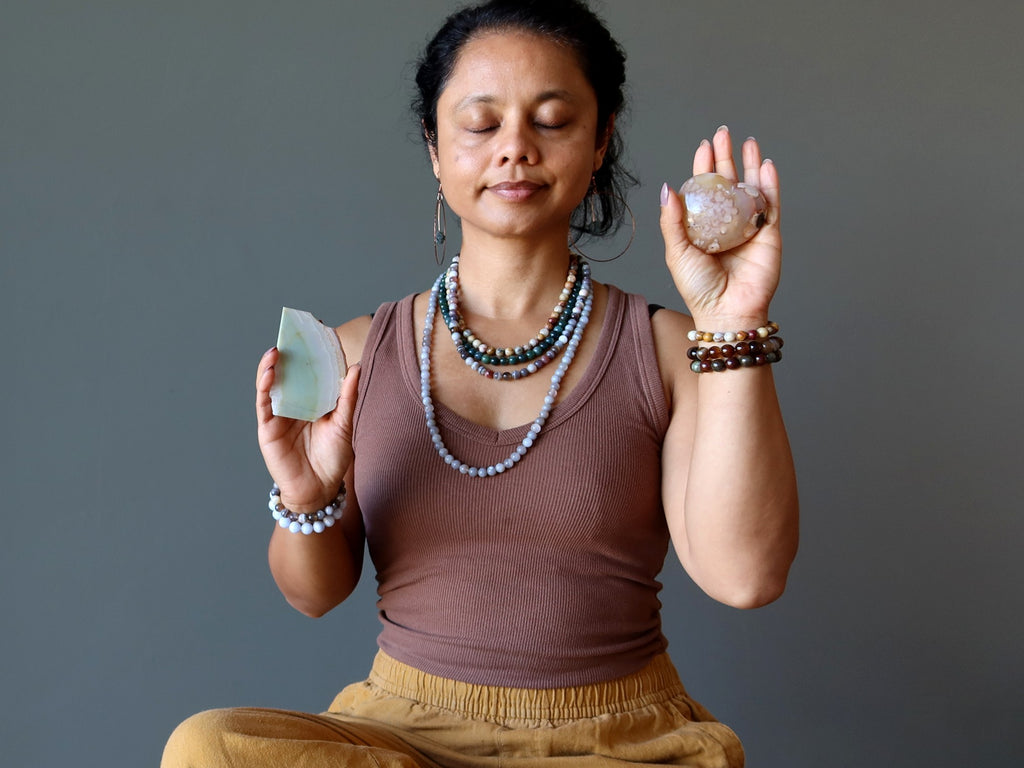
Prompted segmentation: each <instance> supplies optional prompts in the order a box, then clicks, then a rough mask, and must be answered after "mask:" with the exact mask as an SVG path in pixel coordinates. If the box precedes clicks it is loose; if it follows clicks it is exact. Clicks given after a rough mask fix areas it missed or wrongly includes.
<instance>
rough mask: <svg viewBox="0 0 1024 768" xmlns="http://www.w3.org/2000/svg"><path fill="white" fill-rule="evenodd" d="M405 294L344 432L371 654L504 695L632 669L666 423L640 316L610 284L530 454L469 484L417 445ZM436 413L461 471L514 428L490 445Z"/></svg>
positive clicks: (659, 539) (653, 571) (642, 658)
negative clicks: (351, 461)
mask: <svg viewBox="0 0 1024 768" xmlns="http://www.w3.org/2000/svg"><path fill="white" fill-rule="evenodd" d="M413 298H414V297H413V296H409V297H406V298H405V299H403V300H401V301H399V302H394V303H389V304H384V305H382V306H381V307H380V309H379V310H378V311H377V312H376V313H375V314H374V317H373V321H372V324H371V327H370V331H369V335H368V338H367V342H366V346H365V348H364V352H363V357H362V361H361V363H362V371H361V373H360V382H359V397H358V402H357V405H356V414H355V425H354V433H353V447H354V450H355V457H356V459H355V492H356V496H357V498H358V499H359V505H360V508H361V510H362V515H363V522H364V525H365V529H366V538H367V545H368V548H369V553H370V556H371V558H372V560H373V563H374V566H375V567H376V571H377V582H378V590H377V592H378V595H379V600H378V602H377V605H378V608H379V616H380V620H381V622H382V624H383V629H382V631H381V633H380V636H379V638H378V643H379V645H380V647H381V649H383V650H384V651H385V652H386V653H387V654H389V655H390V656H391V657H393V658H395V659H398V660H399V661H402V662H404V663H406V664H408V665H410V666H413V667H416V668H418V669H420V670H422V671H424V672H427V673H430V674H433V675H440V676H442V677H447V678H449V679H454V680H461V681H464V682H468V683H475V684H481V685H498V686H510V687H517V688H520V687H521V688H553V687H564V686H573V685H585V684H589V683H596V682H601V681H605V680H611V679H614V678H616V677H621V676H624V675H627V674H631V673H633V672H635V671H637V670H639V669H641V668H643V667H644V666H645V665H646V664H647V662H649V661H650V660H651V659H652V658H653V657H654V656H656V655H658V654H659V653H661V652H662V651H664V649H665V646H666V644H667V643H666V640H665V638H664V636H663V634H662V631H661V619H660V608H661V603H660V601H659V600H658V592H659V590H660V589H661V584H660V583H659V582H658V580H657V576H658V573H659V572H660V571H661V568H662V565H663V563H664V560H665V555H666V553H667V551H668V544H669V534H668V528H667V524H666V522H665V515H664V511H663V509H662V505H661V467H660V459H661V444H662V440H663V437H664V434H665V431H666V429H667V427H668V409H667V404H666V401H665V396H664V391H663V389H662V384H661V379H660V375H659V372H658V365H657V360H656V357H655V350H654V340H653V337H652V333H651V324H650V318H649V315H648V309H647V305H646V303H645V302H644V300H643V299H642V298H641V297H639V296H636V295H631V294H625V293H623V292H621V291H619V290H618V289H616V288H614V287H613V286H609V287H608V306H607V311H606V314H605V319H604V325H603V327H602V328H601V329H600V331H599V333H600V337H599V341H598V345H597V349H596V351H595V353H594V356H593V358H592V359H591V360H590V362H589V364H588V367H587V369H586V371H584V374H583V376H582V378H581V379H580V380H579V381H578V382H577V384H576V385H575V386H574V387H573V388H572V390H570V391H569V392H568V394H567V396H566V397H565V399H564V400H562V401H561V402H559V403H558V404H557V405H556V406H555V407H554V409H553V410H552V412H551V416H550V417H549V418H548V421H547V423H546V424H545V426H544V429H543V432H542V433H541V435H540V437H539V438H538V439H537V441H536V443H535V444H534V445H533V447H532V448H531V449H530V452H529V454H528V455H527V456H526V457H524V458H523V460H522V461H521V462H519V464H518V465H516V466H515V467H514V468H513V469H511V470H510V471H507V472H505V473H504V474H502V475H498V476H496V477H491V478H473V477H469V476H468V475H464V474H460V473H459V472H457V471H455V470H452V469H451V468H450V467H448V466H447V465H446V464H445V463H444V462H443V461H442V460H441V458H440V457H439V456H438V455H437V452H436V451H435V449H434V447H433V444H432V442H431V441H430V438H429V434H428V432H427V427H426V423H425V419H424V415H423V406H422V403H421V400H420V386H419V339H418V338H415V336H416V334H415V331H414V322H413V320H414V318H413V315H412V307H413ZM594 330H596V329H594V328H593V327H592V328H591V329H588V332H593V331H594ZM438 338H439V339H443V338H444V336H443V335H442V334H439V335H438ZM538 375H544V374H538ZM495 386H515V384H514V383H499V384H495ZM539 407H540V403H538V409H539ZM435 411H436V419H437V422H438V425H439V427H440V429H441V434H442V436H443V437H444V440H445V443H446V445H447V446H448V448H449V449H450V450H451V452H452V453H453V454H454V455H455V456H457V457H458V458H459V459H460V460H461V461H464V462H468V463H470V464H472V465H476V466H481V465H483V466H486V465H489V464H493V463H495V462H496V461H500V460H504V459H505V458H506V457H507V456H508V455H509V454H510V453H511V452H512V450H513V449H514V448H515V447H516V446H517V445H518V444H519V443H520V442H521V441H522V439H523V437H524V436H525V434H526V431H527V429H528V428H529V425H528V424H527V425H523V426H521V427H516V428H514V429H507V430H501V431H495V430H493V429H489V428H486V427H483V426H481V425H479V424H475V423H473V422H471V421H469V420H468V419H465V418H463V417H461V416H459V415H458V414H456V413H455V412H454V411H452V410H451V409H449V408H446V407H445V406H444V405H443V404H441V403H438V402H435Z"/></svg>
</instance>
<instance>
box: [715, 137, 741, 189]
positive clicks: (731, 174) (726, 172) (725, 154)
mask: <svg viewBox="0 0 1024 768" xmlns="http://www.w3.org/2000/svg"><path fill="white" fill-rule="evenodd" d="M711 145H712V147H713V148H714V150H715V173H719V174H721V175H722V176H725V178H727V179H729V180H731V181H738V178H737V176H736V163H735V162H733V159H732V137H731V136H730V135H729V126H727V125H723V126H721V127H719V129H718V130H717V131H715V135H714V136H713V137H712V139H711Z"/></svg>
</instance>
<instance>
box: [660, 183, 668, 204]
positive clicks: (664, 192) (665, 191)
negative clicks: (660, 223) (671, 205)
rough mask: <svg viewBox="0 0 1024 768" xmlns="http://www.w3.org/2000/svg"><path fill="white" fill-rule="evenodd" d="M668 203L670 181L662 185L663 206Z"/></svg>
mask: <svg viewBox="0 0 1024 768" xmlns="http://www.w3.org/2000/svg"><path fill="white" fill-rule="evenodd" d="M666 205H668V182H665V183H664V184H662V185H661V207H662V208H664V207H665V206H666Z"/></svg>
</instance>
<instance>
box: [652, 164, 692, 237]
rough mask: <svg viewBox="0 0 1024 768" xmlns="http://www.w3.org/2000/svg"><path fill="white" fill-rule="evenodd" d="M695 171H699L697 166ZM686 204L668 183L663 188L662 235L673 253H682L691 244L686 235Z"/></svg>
mask: <svg viewBox="0 0 1024 768" xmlns="http://www.w3.org/2000/svg"><path fill="white" fill-rule="evenodd" d="M694 172H695V173H697V172H698V171H696V167H695V169H694ZM685 222H686V205H685V204H684V203H683V198H682V195H680V194H679V193H678V192H676V191H675V190H673V189H670V188H669V186H668V184H665V185H663V186H662V188H661V219H660V224H661V236H662V237H663V238H664V239H665V249H666V250H667V251H668V252H669V253H672V254H681V253H682V252H683V251H684V250H686V247H687V246H688V245H689V244H690V240H689V238H688V237H687V236H686V224H685Z"/></svg>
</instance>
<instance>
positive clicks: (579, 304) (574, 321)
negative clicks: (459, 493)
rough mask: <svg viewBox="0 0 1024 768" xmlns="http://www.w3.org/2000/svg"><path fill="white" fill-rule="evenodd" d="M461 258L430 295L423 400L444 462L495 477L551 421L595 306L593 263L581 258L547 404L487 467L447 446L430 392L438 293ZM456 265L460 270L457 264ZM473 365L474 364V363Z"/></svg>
mask: <svg viewBox="0 0 1024 768" xmlns="http://www.w3.org/2000/svg"><path fill="white" fill-rule="evenodd" d="M457 259H458V257H457V256H456V257H455V259H453V260H452V267H449V268H448V269H447V270H445V271H444V272H442V273H441V274H440V275H438V277H437V280H435V281H434V285H433V287H432V288H431V289H430V298H429V300H428V302H427V317H426V320H425V322H424V323H423V341H422V344H421V346H420V399H421V400H422V401H423V413H424V416H425V417H426V421H427V431H428V432H429V433H430V440H431V442H433V444H434V448H435V450H437V453H438V455H439V456H440V457H441V458H442V459H444V463H445V464H447V465H448V466H449V467H451V468H452V469H456V470H458V471H459V472H461V473H462V474H464V475H469V476H470V477H494V476H495V475H500V474H502V473H503V472H504V471H505V470H507V469H512V467H514V466H515V465H516V464H517V463H518V462H519V461H520V459H522V458H523V456H525V455H526V452H527V451H529V450H530V447H531V446H532V445H533V444H534V442H535V441H536V440H537V438H538V437H539V436H540V432H541V429H543V427H544V423H545V422H546V421H547V420H548V416H550V415H551V408H552V407H553V406H554V404H555V399H556V397H557V396H558V390H559V387H561V385H562V379H563V378H564V377H565V374H566V371H568V370H569V365H570V364H571V363H572V361H573V358H574V357H575V356H576V350H577V349H578V348H579V345H580V341H581V340H582V338H583V330H584V329H585V328H586V327H587V323H588V322H589V321H590V311H591V309H592V308H593V305H594V292H593V286H592V283H591V280H590V265H588V264H587V263H586V262H585V261H583V260H582V259H580V260H579V271H580V273H581V274H582V276H583V279H582V281H581V286H580V288H579V293H578V298H577V301H576V302H574V303H573V306H572V310H571V317H570V318H569V320H568V321H567V323H566V327H565V330H564V332H563V333H562V334H561V336H563V337H565V338H566V341H565V343H564V345H563V346H564V348H565V351H564V353H563V354H562V359H561V361H560V362H559V364H558V367H557V368H556V369H555V372H554V373H553V374H552V375H551V385H550V386H549V387H548V392H547V395H545V397H544V405H542V406H541V409H540V413H539V414H538V416H537V418H536V419H534V420H533V423H532V424H531V425H530V429H529V431H528V432H527V433H526V437H524V438H523V441H522V442H521V443H520V444H519V446H518V447H517V448H516V449H515V450H514V451H512V453H511V455H509V457H508V458H507V459H505V460H504V461H500V462H498V463H496V464H491V465H490V466H487V467H474V466H470V465H469V464H465V463H463V462H461V461H459V460H458V459H456V458H455V457H454V456H453V455H452V454H451V453H450V452H449V451H448V449H447V448H446V447H445V444H444V440H443V439H442V438H441V430H440V429H439V428H438V426H437V420H436V418H435V414H434V400H433V398H432V397H431V395H430V348H431V344H432V340H433V336H434V316H435V315H436V314H437V307H438V296H439V294H440V293H441V291H442V286H444V285H445V282H446V280H447V279H448V276H449V273H450V272H451V270H452V268H453V267H455V264H456V262H457ZM455 268H456V269H457V267H455ZM472 363H475V364H476V365H478V366H479V365H480V364H479V363H478V362H477V361H476V360H472ZM470 367H473V366H472V365H471V366H470Z"/></svg>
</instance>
